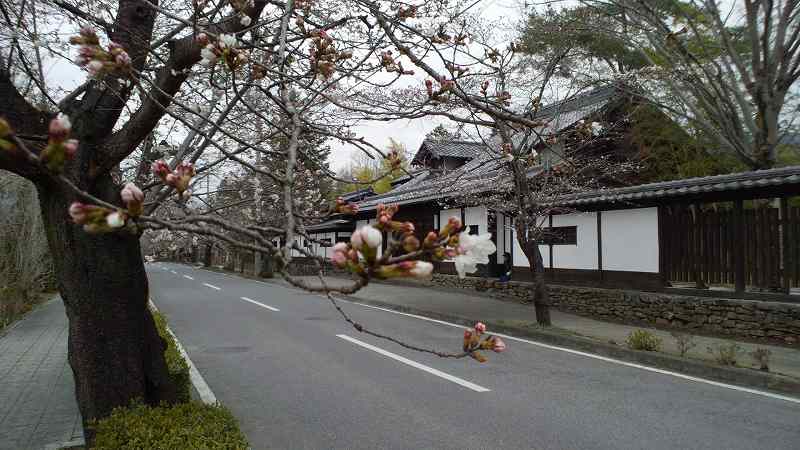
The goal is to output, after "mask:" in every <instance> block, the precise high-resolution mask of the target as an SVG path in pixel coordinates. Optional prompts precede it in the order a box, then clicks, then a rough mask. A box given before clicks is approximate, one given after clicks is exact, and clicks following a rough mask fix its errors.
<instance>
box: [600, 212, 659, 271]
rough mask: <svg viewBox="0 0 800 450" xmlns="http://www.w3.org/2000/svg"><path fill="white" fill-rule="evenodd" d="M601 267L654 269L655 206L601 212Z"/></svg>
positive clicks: (655, 242)
mask: <svg viewBox="0 0 800 450" xmlns="http://www.w3.org/2000/svg"><path fill="white" fill-rule="evenodd" d="M601 221H602V229H603V269H604V270H625V271H633V272H658V208H637V209H621V210H616V211H603V215H602V220H601Z"/></svg>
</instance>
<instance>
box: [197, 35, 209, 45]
mask: <svg viewBox="0 0 800 450" xmlns="http://www.w3.org/2000/svg"><path fill="white" fill-rule="evenodd" d="M194 39H195V41H197V43H198V44H200V45H206V44H208V35H207V34H206V33H200V34H198V35H197V37H195V38H194Z"/></svg>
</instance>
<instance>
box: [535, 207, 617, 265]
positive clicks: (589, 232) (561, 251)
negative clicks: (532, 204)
mask: <svg viewBox="0 0 800 450" xmlns="http://www.w3.org/2000/svg"><path fill="white" fill-rule="evenodd" d="M553 226H554V227H566V226H577V243H578V245H554V246H553V267H555V268H557V269H595V270H596V269H597V213H593V212H591V213H577V214H562V215H557V216H553ZM604 241H605V239H604ZM603 244H604V245H605V242H603ZM540 248H541V247H540ZM542 256H544V252H542ZM548 258H549V256H548ZM548 258H545V267H546V266H547V262H546V261H547V260H548ZM604 262H605V258H604ZM604 265H605V264H604Z"/></svg>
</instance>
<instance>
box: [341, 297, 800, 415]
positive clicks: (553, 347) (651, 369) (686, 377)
mask: <svg viewBox="0 0 800 450" xmlns="http://www.w3.org/2000/svg"><path fill="white" fill-rule="evenodd" d="M337 300H339V301H343V302H347V303H350V304H353V305H361V306H363V307H365V308H372V309H378V310H381V311H386V312H389V313H392V314H399V315H401V316H407V317H413V318H415V319H420V320H425V321H428V322H433V323H438V324H441V325H447V326H451V327H455V328H461V329H464V328H466V327H465V326H464V325H458V324H455V323H451V322H445V321H444V320H438V319H431V318H430V317H425V316H420V315H418V314H410V313H404V312H400V311H395V310H393V309H389V308H381V307H380V306H373V305H365V304H364V303H359V302H353V301H350V300H344V299H342V298H337ZM492 334H494V335H497V336H500V337H502V338H504V339H508V340H511V341H517V342H524V343H526V344H531V345H535V346H537V347H542V348H547V349H550V350H557V351H562V352H566V353H571V354H573V355H580V356H584V357H587V358H592V359H598V360H600V361H606V362H610V363H613V364H619V365H622V366H627V367H632V368H635V369H641V370H646V371H648V372H655V373H660V374H662V375H669V376H672V377H675V378H681V379H684V380H687V381H694V382H698V383H705V384H710V385H712V386H717V387H721V388H725V389H731V390H734V391H739V392H747V393H749V394H755V395H760V396H762V397H769V398H773V399H777V400H783V401H787V402H791V403H797V404H800V398H796V397H789V396H788V395H781V394H773V393H772V392H765V391H760V390H758V389H751V388H746V387H742V386H736V385H734V384H728V383H721V382H719V381H714V380H708V379H706V378H700V377H694V376H691V375H685V374H682V373H678V372H672V371H670V370H664V369H658V368H655V367H650V366H645V365H642V364H636V363H631V362H627V361H622V360H619V359H614V358H608V357H606V356H600V355H595V354H593V353H586V352H582V351H579V350H573V349H571V348H566V347H559V346H557V345H550V344H545V343H542V342H537V341H532V340H530V339H523V338H518V337H515V336H509V335H507V334H502V333H492Z"/></svg>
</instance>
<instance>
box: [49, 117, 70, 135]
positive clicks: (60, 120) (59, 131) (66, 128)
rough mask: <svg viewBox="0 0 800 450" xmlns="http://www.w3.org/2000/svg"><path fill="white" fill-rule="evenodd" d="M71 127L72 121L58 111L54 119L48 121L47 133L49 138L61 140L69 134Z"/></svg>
mask: <svg viewBox="0 0 800 450" xmlns="http://www.w3.org/2000/svg"><path fill="white" fill-rule="evenodd" d="M71 129H72V123H70V121H69V117H68V116H67V115H65V114H61V113H59V114H58V116H56V118H55V119H53V120H51V121H50V128H49V130H48V133H49V134H50V139H52V140H54V141H57V142H61V141H63V140H64V139H66V138H67V136H69V132H70V130H71Z"/></svg>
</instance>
